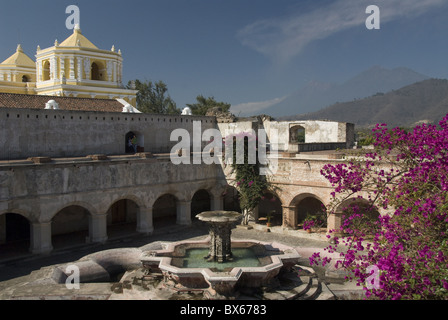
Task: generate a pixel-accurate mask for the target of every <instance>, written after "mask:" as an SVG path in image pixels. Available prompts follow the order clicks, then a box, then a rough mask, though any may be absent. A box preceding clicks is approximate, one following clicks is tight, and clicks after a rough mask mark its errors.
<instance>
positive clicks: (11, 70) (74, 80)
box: [0, 26, 137, 106]
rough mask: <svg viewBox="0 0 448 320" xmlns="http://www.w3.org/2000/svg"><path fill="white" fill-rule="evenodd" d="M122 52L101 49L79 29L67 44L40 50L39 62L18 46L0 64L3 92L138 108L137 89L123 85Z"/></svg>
mask: <svg viewBox="0 0 448 320" xmlns="http://www.w3.org/2000/svg"><path fill="white" fill-rule="evenodd" d="M122 81H123V57H122V54H121V51H120V50H118V51H116V50H115V47H114V46H113V47H112V49H110V50H102V49H99V48H98V47H96V46H95V45H94V44H93V43H92V42H90V41H89V40H88V39H87V38H86V37H85V36H84V35H83V34H82V32H81V29H80V28H79V26H76V27H75V28H74V29H73V34H72V35H71V36H70V37H68V38H67V39H66V40H65V41H63V42H61V43H58V41H57V40H56V41H55V43H54V46H53V47H50V48H46V49H41V48H40V47H39V46H38V47H37V52H36V60H35V61H33V60H32V59H31V58H30V57H29V56H27V55H26V54H25V53H24V51H23V49H22V47H21V45H20V44H19V45H18V47H17V50H16V52H15V53H14V54H13V55H12V56H11V57H9V58H8V59H6V60H5V61H3V62H2V63H1V64H0V92H5V93H16V94H28V95H45V96H59V97H79V98H95V99H116V100H120V101H122V102H123V103H125V102H126V103H128V104H130V105H132V106H135V105H136V95H137V91H136V90H129V89H126V88H125V87H124V86H123V82H122Z"/></svg>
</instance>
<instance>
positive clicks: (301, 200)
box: [290, 193, 327, 224]
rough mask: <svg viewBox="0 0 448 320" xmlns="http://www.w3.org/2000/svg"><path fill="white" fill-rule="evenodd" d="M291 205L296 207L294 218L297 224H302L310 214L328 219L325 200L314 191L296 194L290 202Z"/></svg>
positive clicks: (324, 219)
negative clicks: (313, 192)
mask: <svg viewBox="0 0 448 320" xmlns="http://www.w3.org/2000/svg"><path fill="white" fill-rule="evenodd" d="M290 207H293V208H294V215H295V217H294V220H295V221H296V222H297V224H302V223H303V221H304V220H305V218H306V217H307V216H308V215H310V216H315V217H319V218H321V219H322V220H323V221H325V222H326V221H327V208H326V206H325V204H324V202H323V201H322V199H321V198H320V197H318V196H316V195H314V194H312V193H302V194H299V195H297V196H295V197H294V199H293V200H292V201H291V203H290ZM325 224H326V223H325Z"/></svg>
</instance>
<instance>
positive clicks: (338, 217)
mask: <svg viewBox="0 0 448 320" xmlns="http://www.w3.org/2000/svg"><path fill="white" fill-rule="evenodd" d="M342 215H343V213H342V212H334V213H331V214H330V215H329V217H328V220H327V233H329V231H330V230H334V231H333V232H332V233H331V235H332V236H341V235H342V233H341V232H340V231H341V225H342Z"/></svg>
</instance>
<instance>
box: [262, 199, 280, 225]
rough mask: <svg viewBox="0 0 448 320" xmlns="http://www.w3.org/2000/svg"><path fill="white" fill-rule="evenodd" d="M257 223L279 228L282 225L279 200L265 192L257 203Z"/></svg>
mask: <svg viewBox="0 0 448 320" xmlns="http://www.w3.org/2000/svg"><path fill="white" fill-rule="evenodd" d="M258 222H260V223H267V222H269V223H271V225H272V226H281V225H282V223H283V209H282V203H281V201H280V199H279V198H278V197H277V196H276V195H274V194H272V193H270V192H265V193H264V194H263V196H262V197H261V200H260V202H259V203H258Z"/></svg>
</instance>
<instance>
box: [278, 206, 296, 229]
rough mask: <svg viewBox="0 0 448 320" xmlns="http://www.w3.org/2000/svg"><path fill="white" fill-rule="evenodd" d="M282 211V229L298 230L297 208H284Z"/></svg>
mask: <svg viewBox="0 0 448 320" xmlns="http://www.w3.org/2000/svg"><path fill="white" fill-rule="evenodd" d="M282 209H283V219H282V220H283V222H282V227H284V228H289V229H293V230H296V229H297V228H298V226H297V225H298V221H297V214H296V207H295V206H282Z"/></svg>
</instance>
